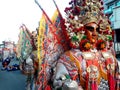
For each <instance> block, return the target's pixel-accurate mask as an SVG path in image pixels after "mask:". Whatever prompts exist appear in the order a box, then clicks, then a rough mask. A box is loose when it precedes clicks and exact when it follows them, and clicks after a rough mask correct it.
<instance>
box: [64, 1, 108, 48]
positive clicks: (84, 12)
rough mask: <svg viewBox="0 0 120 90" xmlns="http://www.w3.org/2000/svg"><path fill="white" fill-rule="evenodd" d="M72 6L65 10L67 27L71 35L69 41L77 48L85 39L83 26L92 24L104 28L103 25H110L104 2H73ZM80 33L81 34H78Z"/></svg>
mask: <svg viewBox="0 0 120 90" xmlns="http://www.w3.org/2000/svg"><path fill="white" fill-rule="evenodd" d="M69 4H70V5H71V6H70V7H67V8H66V9H65V13H66V23H65V24H66V27H67V31H68V34H69V39H70V40H71V41H73V42H74V44H75V45H76V46H78V45H79V42H80V40H81V39H82V38H83V35H84V30H83V28H82V27H83V26H84V25H85V24H87V23H90V22H95V23H96V24H98V25H100V26H101V27H104V26H103V25H104V24H103V23H104V22H106V24H109V23H108V19H107V16H106V15H105V14H104V13H103V9H104V7H103V1H102V0H72V1H71V2H69ZM78 33H79V34H78Z"/></svg>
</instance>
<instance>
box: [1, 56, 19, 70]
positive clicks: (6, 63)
mask: <svg viewBox="0 0 120 90" xmlns="http://www.w3.org/2000/svg"><path fill="white" fill-rule="evenodd" d="M14 58H15V57H14V56H8V57H6V58H5V59H2V60H1V61H2V68H1V70H2V71H3V70H7V71H15V70H19V65H18V64H13V65H10V62H11V61H12V60H16V58H15V59H14Z"/></svg>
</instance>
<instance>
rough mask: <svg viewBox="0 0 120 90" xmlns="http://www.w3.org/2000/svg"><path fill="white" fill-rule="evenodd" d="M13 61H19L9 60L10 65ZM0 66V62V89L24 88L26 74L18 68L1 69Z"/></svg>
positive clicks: (22, 89)
mask: <svg viewBox="0 0 120 90" xmlns="http://www.w3.org/2000/svg"><path fill="white" fill-rule="evenodd" d="M15 63H16V64H18V63H19V62H18V61H16V60H14V61H11V62H10V65H12V64H15ZM1 68H2V65H1V62H0V90H25V82H26V76H25V75H23V74H22V73H21V71H20V70H17V71H6V70H5V71H1Z"/></svg>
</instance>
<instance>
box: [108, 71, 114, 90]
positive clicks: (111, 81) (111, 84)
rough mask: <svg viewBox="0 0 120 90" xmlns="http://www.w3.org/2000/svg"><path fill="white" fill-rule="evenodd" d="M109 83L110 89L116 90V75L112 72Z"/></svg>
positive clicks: (109, 75)
mask: <svg viewBox="0 0 120 90" xmlns="http://www.w3.org/2000/svg"><path fill="white" fill-rule="evenodd" d="M108 83H109V87H110V89H109V90H115V80H114V77H113V76H112V75H111V74H110V73H108Z"/></svg>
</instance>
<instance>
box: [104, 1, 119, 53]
mask: <svg viewBox="0 0 120 90" xmlns="http://www.w3.org/2000/svg"><path fill="white" fill-rule="evenodd" d="M104 13H105V14H107V15H108V17H109V20H110V21H111V28H112V30H114V31H115V37H114V47H115V51H116V53H117V54H120V0H104Z"/></svg>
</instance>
